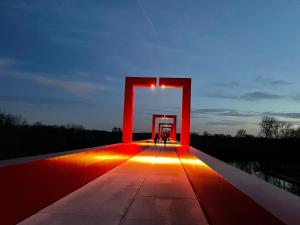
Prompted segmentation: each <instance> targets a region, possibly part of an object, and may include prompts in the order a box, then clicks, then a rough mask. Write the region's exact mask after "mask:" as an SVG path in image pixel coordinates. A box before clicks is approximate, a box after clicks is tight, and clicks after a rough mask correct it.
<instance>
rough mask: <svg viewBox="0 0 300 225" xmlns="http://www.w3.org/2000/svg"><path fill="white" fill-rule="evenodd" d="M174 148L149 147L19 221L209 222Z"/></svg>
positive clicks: (90, 224)
mask: <svg viewBox="0 0 300 225" xmlns="http://www.w3.org/2000/svg"><path fill="white" fill-rule="evenodd" d="M174 150H175V148H174V147H167V148H165V147H162V146H158V147H149V148H147V149H146V150H145V151H143V152H141V153H140V154H138V155H136V156H134V157H132V158H131V159H129V160H127V161H126V162H124V163H123V164H121V165H120V166H118V167H116V168H114V169H112V170H111V171H109V172H107V173H106V174H104V175H103V176H101V177H99V178H97V179H95V180H94V181H92V182H90V183H88V184H87V185H85V186H83V187H82V188H80V189H78V190H76V191H74V192H72V193H71V194H69V195H67V196H66V197H64V198H62V199H60V200H59V201H57V202H55V203H54V204H52V205H50V206H48V207H46V208H45V209H43V210H41V211H40V212H38V213H36V214H34V215H33V216H31V217H29V218H28V219H26V220H24V221H23V222H21V223H19V224H20V225H38V224H40V225H44V224H70V225H77V224H78V225H83V224H85V225H94V224H95V225H96V224H97V225H101V224H103V225H114V224H115V225H118V224H126V225H129V224H137V225H140V224H145V225H148V224H149V225H150V224H151V225H152V224H153V225H159V224H182V225H185V224H186V225H204V224H208V222H207V220H206V217H205V215H204V213H203V211H202V209H201V207H200V204H199V202H198V200H197V197H196V195H195V193H194V191H193V188H192V186H191V184H190V182H189V180H188V178H187V175H186V173H185V171H184V168H183V167H182V165H181V162H180V160H179V158H178V157H177V154H176V152H175V151H174Z"/></svg>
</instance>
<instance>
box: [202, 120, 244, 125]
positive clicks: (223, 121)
mask: <svg viewBox="0 0 300 225" xmlns="http://www.w3.org/2000/svg"><path fill="white" fill-rule="evenodd" d="M246 124H248V123H246V122H243V121H235V120H222V121H207V122H206V123H205V125H208V126H241V125H246Z"/></svg>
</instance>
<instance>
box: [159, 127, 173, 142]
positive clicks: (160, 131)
mask: <svg viewBox="0 0 300 225" xmlns="http://www.w3.org/2000/svg"><path fill="white" fill-rule="evenodd" d="M173 126H174V125H173V123H159V125H158V136H159V137H161V134H162V132H163V129H165V128H169V129H171V133H170V138H172V139H173V140H175V139H176V137H174V130H173V128H174V127H173Z"/></svg>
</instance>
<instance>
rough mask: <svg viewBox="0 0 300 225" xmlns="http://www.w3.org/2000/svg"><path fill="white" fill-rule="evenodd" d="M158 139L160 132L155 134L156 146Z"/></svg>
mask: <svg viewBox="0 0 300 225" xmlns="http://www.w3.org/2000/svg"><path fill="white" fill-rule="evenodd" d="M157 141H158V134H155V137H154V144H155V146H156V143H157Z"/></svg>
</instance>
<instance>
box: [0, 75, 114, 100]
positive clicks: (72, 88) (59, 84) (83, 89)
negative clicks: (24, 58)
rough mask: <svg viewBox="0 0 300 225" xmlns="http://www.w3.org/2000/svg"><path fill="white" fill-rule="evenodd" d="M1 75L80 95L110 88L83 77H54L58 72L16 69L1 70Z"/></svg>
mask: <svg viewBox="0 0 300 225" xmlns="http://www.w3.org/2000/svg"><path fill="white" fill-rule="evenodd" d="M0 75H4V76H9V77H12V78H15V79H20V80H27V81H30V82H33V83H37V84H41V85H44V86H47V87H51V88H54V89H57V90H60V91H64V92H67V93H71V94H74V95H79V96H82V95H89V94H94V93H96V92H100V91H107V90H109V89H110V88H109V87H108V86H106V85H103V84H99V83H94V82H91V81H86V80H81V79H74V80H66V79H59V78H53V77H58V75H57V74H55V75H53V74H41V73H28V72H21V71H14V70H1V71H0Z"/></svg>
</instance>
